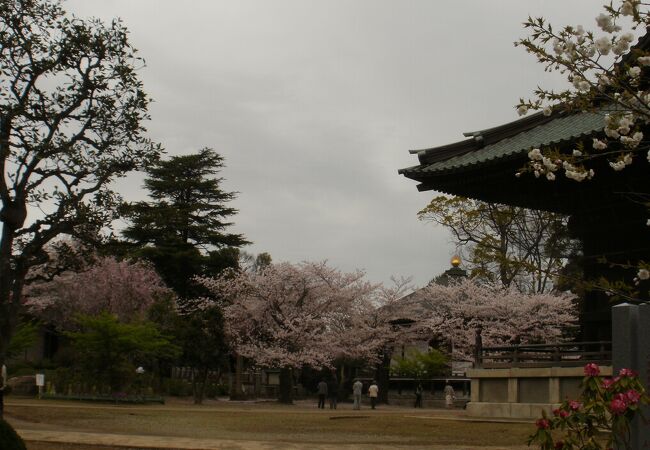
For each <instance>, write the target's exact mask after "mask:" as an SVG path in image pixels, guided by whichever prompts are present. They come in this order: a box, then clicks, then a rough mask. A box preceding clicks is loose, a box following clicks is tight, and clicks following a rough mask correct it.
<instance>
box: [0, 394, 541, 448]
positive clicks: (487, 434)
mask: <svg viewBox="0 0 650 450" xmlns="http://www.w3.org/2000/svg"><path fill="white" fill-rule="evenodd" d="M355 413H357V412H356V411H354V412H353V411H352V410H341V409H339V410H338V411H334V412H329V411H327V410H325V411H317V410H316V409H306V408H304V407H303V408H300V407H296V406H294V407H291V406H289V407H287V406H280V405H266V404H265V405H252V406H246V407H241V406H240V407H236V406H235V407H233V406H232V404H228V403H226V402H224V403H222V404H219V405H218V406H215V407H209V408H193V407H171V408H170V407H162V406H161V407H157V406H152V407H136V406H121V407H112V406H99V405H93V406H86V405H82V404H79V405H75V407H61V406H55V405H51V404H49V403H46V402H43V403H39V404H38V406H26V405H17V404H12V405H9V406H8V407H7V415H8V417H9V418H10V419H11V418H14V419H18V420H19V421H21V422H22V423H23V424H29V423H32V424H35V427H38V426H44V425H47V426H49V427H52V426H55V427H56V428H57V429H61V430H72V429H74V430H78V431H89V432H103V433H118V434H135V435H152V436H179V437H193V438H203V439H233V440H252V441H271V442H286V443H307V444H308V443H313V444H336V443H341V444H344V443H345V444H377V445H399V446H409V445H467V446H483V445H484V446H513V445H524V443H525V442H526V439H527V437H528V435H529V434H530V433H531V432H532V431H533V426H532V425H531V424H518V423H488V422H466V421H458V420H447V419H435V418H431V417H429V416H428V414H429V415H430V414H435V413H436V412H435V411H431V410H430V411H429V412H428V414H427V412H418V413H413V412H412V410H401V409H392V410H384V411H372V412H371V411H370V410H365V411H364V410H362V411H360V412H359V414H355ZM356 415H358V416H362V417H358V418H356V419H355V420H347V418H349V417H355V416H356ZM333 418H340V419H339V420H332V419H333ZM23 426H25V425H23ZM34 448H35V449H36V450H42V449H41V448H38V447H34ZM30 450H31V447H30ZM47 450H50V449H49V448H48V449H47ZM57 450H58V449H57ZM74 450H77V449H74ZM79 450H86V449H79ZM93 450H97V449H96V448H95V449H93Z"/></svg>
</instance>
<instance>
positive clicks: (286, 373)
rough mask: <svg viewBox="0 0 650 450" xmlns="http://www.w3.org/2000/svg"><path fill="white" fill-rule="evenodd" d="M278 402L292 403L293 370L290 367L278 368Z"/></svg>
mask: <svg viewBox="0 0 650 450" xmlns="http://www.w3.org/2000/svg"><path fill="white" fill-rule="evenodd" d="M278 401H279V402H280V403H285V404H287V405H291V404H293V371H292V370H291V367H284V368H282V369H280V395H279V397H278Z"/></svg>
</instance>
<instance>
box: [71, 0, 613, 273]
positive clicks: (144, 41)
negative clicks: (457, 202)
mask: <svg viewBox="0 0 650 450" xmlns="http://www.w3.org/2000/svg"><path fill="white" fill-rule="evenodd" d="M601 4H602V1H598V0H571V1H567V0H554V1H542V0H537V1H526V0H508V1H506V0H490V1H488V0H474V1H461V0H451V1H440V0H427V1H424V0H390V1H389V0H319V1H315V0H255V1H254V0H228V1H226V0H191V1H189V0H188V1H178V0H69V1H67V2H66V3H65V6H66V8H67V9H68V10H69V11H71V12H73V13H75V14H76V15H78V16H81V17H87V16H96V17H100V18H103V19H106V20H110V19H111V18H113V17H121V18H122V19H123V21H124V22H125V24H126V26H127V27H128V28H129V30H130V31H131V40H132V43H133V44H134V45H135V47H136V48H138V49H139V51H140V53H141V56H143V57H144V58H145V60H146V62H147V66H146V68H144V69H143V70H142V71H141V77H142V80H143V82H144V85H145V88H146V90H147V92H148V93H149V94H150V95H151V97H152V98H153V99H154V101H155V103H154V104H153V105H152V107H151V116H152V120H151V122H150V123H149V124H148V129H149V131H150V136H151V138H153V139H154V140H156V141H158V142H160V143H161V144H162V145H163V146H164V147H165V148H166V150H167V152H168V153H170V154H186V153H190V152H194V151H196V150H198V149H199V148H202V147H206V146H207V147H212V148H214V149H216V150H217V151H218V152H220V153H221V154H222V155H224V157H225V158H226V164H227V167H226V169H225V171H224V173H223V175H224V177H225V178H226V182H225V188H226V189H228V190H233V191H239V192H240V194H239V197H238V199H237V200H236V201H235V202H234V203H235V207H237V208H238V209H239V214H238V215H237V216H236V217H235V218H234V221H235V226H234V227H233V231H237V232H242V233H244V234H245V235H246V236H247V237H248V239H249V240H251V241H253V242H254V244H253V245H252V246H249V247H248V248H246V250H247V251H249V252H252V253H259V252H263V251H266V252H269V253H270V254H271V255H272V256H273V259H274V260H275V261H290V262H299V261H301V260H323V259H327V260H329V261H330V263H331V264H332V265H335V266H337V267H339V268H341V269H343V270H352V269H354V268H362V269H365V270H366V272H367V274H368V277H369V279H370V280H372V281H384V282H386V281H389V279H390V276H391V275H393V274H394V275H404V276H413V281H414V283H415V284H417V285H422V284H425V283H426V282H427V281H428V280H429V279H431V278H432V277H433V276H434V275H437V274H439V273H440V272H442V271H443V270H446V269H447V268H448V267H449V259H450V257H451V256H452V255H453V253H454V247H453V245H452V244H451V241H450V236H449V235H448V233H447V232H446V231H445V229H443V228H441V227H434V226H433V225H431V224H423V223H419V222H418V220H417V218H416V213H417V211H418V210H420V209H421V208H422V207H424V206H425V205H426V204H427V203H428V201H429V200H430V199H431V198H432V197H433V195H435V194H434V193H431V192H429V193H418V192H417V190H416V187H415V185H416V183H415V182H413V181H410V180H408V179H405V178H403V177H401V176H399V175H397V169H399V168H402V167H407V166H411V165H415V164H417V158H416V157H414V156H412V155H409V153H408V150H409V149H418V148H426V147H431V146H437V145H442V144H446V143H450V142H454V141H457V140H461V139H462V132H464V131H473V130H478V129H484V128H489V127H492V126H495V125H498V124H501V123H504V122H508V121H511V120H514V119H516V118H517V116H516V113H515V110H514V108H513V105H514V104H515V103H516V102H517V100H518V99H519V97H522V96H527V95H528V94H529V93H530V92H532V89H534V87H535V86H536V85H537V84H538V83H542V84H544V85H546V86H550V85H552V84H554V83H557V82H558V80H559V79H558V78H553V76H549V75H548V74H546V75H545V74H544V72H543V68H542V67H541V66H539V65H538V64H537V63H536V62H535V61H534V59H533V58H532V56H530V55H527V54H526V53H525V52H524V51H523V50H522V49H521V48H515V47H514V46H513V42H514V41H515V40H516V39H518V38H520V37H523V36H525V30H524V29H523V28H522V26H521V23H522V22H523V21H524V20H525V19H526V17H527V16H528V15H529V14H531V15H534V16H539V15H543V16H545V17H547V18H549V19H551V20H552V21H553V23H554V24H557V25H565V24H572V25H577V24H583V25H584V26H585V28H588V29H593V28H594V25H595V21H594V17H595V16H596V15H598V14H599V13H600V12H601ZM140 185H141V179H140V178H137V177H131V178H129V179H127V180H125V181H124V182H123V183H122V184H121V186H120V191H121V192H122V194H123V195H125V197H127V198H129V199H141V198H144V195H145V192H144V191H143V190H142V189H141V187H140Z"/></svg>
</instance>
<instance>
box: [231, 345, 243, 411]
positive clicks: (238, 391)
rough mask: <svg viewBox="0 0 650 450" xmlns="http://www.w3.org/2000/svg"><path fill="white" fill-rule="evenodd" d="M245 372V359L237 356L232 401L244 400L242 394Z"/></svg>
mask: <svg viewBox="0 0 650 450" xmlns="http://www.w3.org/2000/svg"><path fill="white" fill-rule="evenodd" d="M243 371H244V359H243V358H242V356H241V355H239V354H238V355H237V356H236V359H235V382H234V383H233V384H232V386H231V387H230V400H243V398H244V394H243V392H242V388H241V385H242V382H241V378H242V372H243Z"/></svg>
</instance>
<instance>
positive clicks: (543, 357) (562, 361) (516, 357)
mask: <svg viewBox="0 0 650 450" xmlns="http://www.w3.org/2000/svg"><path fill="white" fill-rule="evenodd" d="M591 362H594V363H597V364H599V365H610V364H611V362H612V343H611V341H595V342H567V343H562V344H528V345H512V346H504V347H482V348H480V349H478V351H477V361H476V367H478V368H484V369H501V368H511V367H576V366H583V365H585V364H587V363H591Z"/></svg>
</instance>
